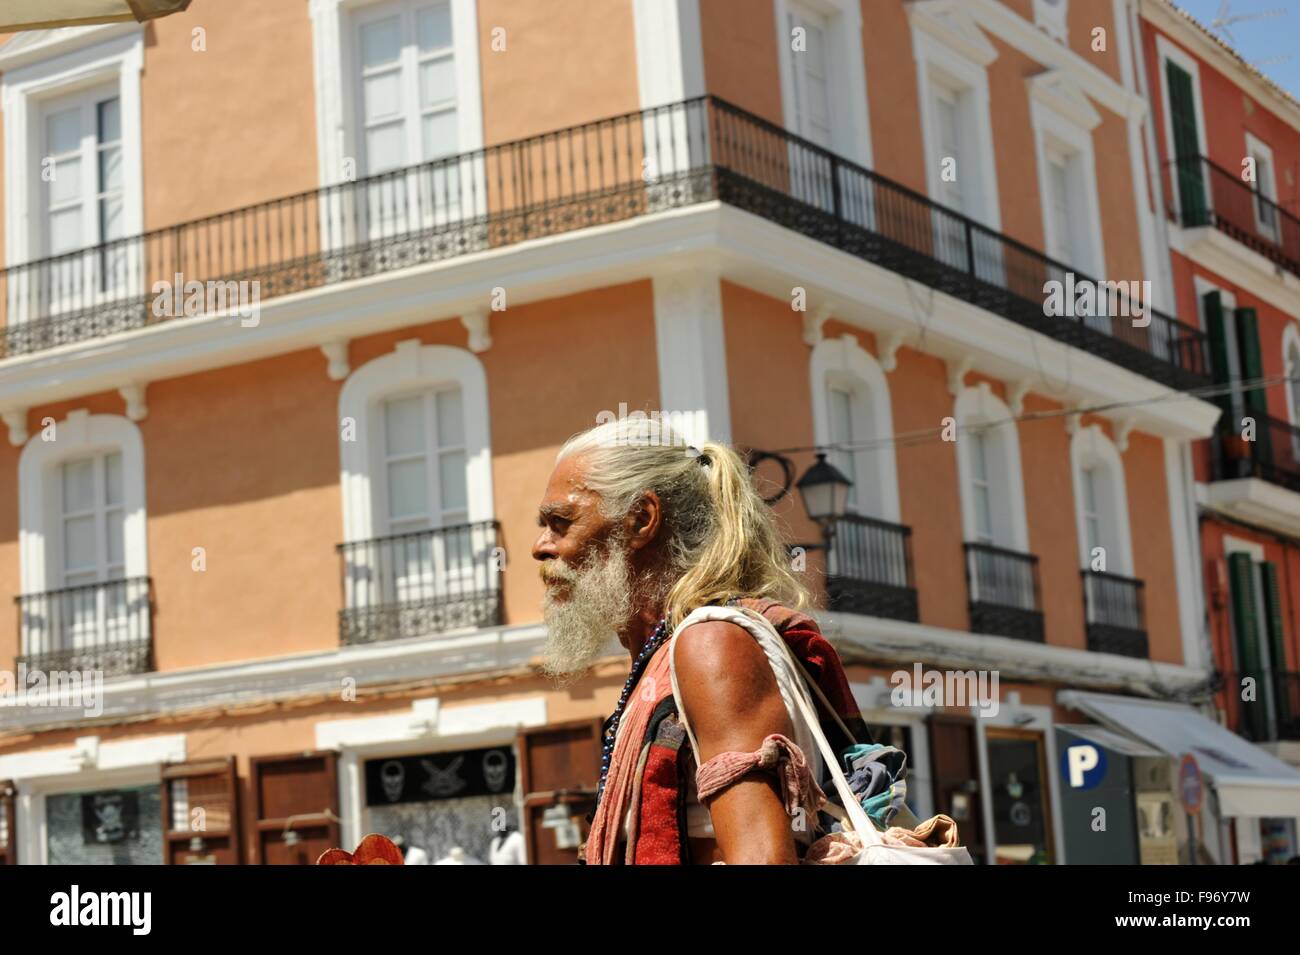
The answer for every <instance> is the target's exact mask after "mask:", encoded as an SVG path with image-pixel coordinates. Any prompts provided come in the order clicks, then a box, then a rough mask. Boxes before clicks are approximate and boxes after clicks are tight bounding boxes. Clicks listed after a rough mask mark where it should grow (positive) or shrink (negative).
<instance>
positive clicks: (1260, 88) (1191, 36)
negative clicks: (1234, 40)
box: [1140, 0, 1300, 130]
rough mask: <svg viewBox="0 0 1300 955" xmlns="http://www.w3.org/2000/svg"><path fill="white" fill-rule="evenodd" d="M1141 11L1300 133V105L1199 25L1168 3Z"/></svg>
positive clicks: (1158, 0) (1155, 1) (1149, 0)
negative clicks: (1239, 59) (1250, 69)
mask: <svg viewBox="0 0 1300 955" xmlns="http://www.w3.org/2000/svg"><path fill="white" fill-rule="evenodd" d="M1140 9H1141V11H1142V18H1143V19H1144V20H1147V21H1149V22H1150V23H1152V24H1154V25H1155V26H1156V27H1159V28H1160V30H1161V31H1163V32H1164V33H1166V34H1168V35H1169V36H1170V37H1173V38H1174V39H1176V40H1177V41H1178V42H1179V43H1182V44H1183V45H1184V46H1186V47H1187V48H1188V49H1190V50H1191V51H1192V52H1193V53H1195V54H1196V55H1197V56H1198V57H1200V58H1201V59H1203V60H1204V61H1205V62H1206V63H1207V64H1209V65H1210V66H1212V67H1214V69H1215V71H1216V72H1218V73H1220V74H1221V75H1223V76H1226V77H1228V78H1229V79H1230V80H1232V82H1233V83H1235V84H1236V85H1237V87H1238V88H1239V89H1241V90H1242V92H1244V93H1247V94H1249V95H1250V96H1252V97H1254V99H1256V100H1257V101H1259V102H1260V103H1261V104H1262V105H1265V106H1267V107H1268V108H1269V109H1271V110H1272V111H1273V112H1274V113H1276V114H1277V115H1278V116H1279V117H1280V118H1281V119H1282V120H1284V121H1285V122H1287V123H1288V124H1290V126H1291V127H1292V128H1293V129H1296V130H1300V105H1297V104H1296V103H1295V102H1294V101H1292V100H1291V99H1289V98H1288V97H1287V96H1285V95H1283V94H1282V93H1280V92H1279V91H1278V90H1276V89H1274V88H1273V87H1272V86H1271V85H1269V84H1268V83H1267V82H1265V81H1264V80H1263V79H1261V78H1260V77H1258V76H1254V75H1252V74H1251V73H1249V72H1248V71H1247V70H1246V69H1245V68H1244V67H1243V66H1242V64H1241V63H1240V62H1238V60H1237V59H1236V58H1235V57H1234V56H1233V55H1232V54H1231V53H1229V52H1228V51H1227V50H1225V49H1224V48H1223V47H1222V46H1220V45H1219V44H1218V43H1216V42H1215V41H1214V39H1213V38H1211V37H1209V36H1207V35H1206V34H1205V32H1204V31H1203V30H1201V29H1200V28H1198V27H1197V26H1196V24H1194V23H1192V22H1190V21H1189V20H1188V19H1187V18H1186V17H1185V16H1183V15H1182V14H1180V13H1179V12H1178V11H1177V10H1175V9H1173V8H1172V7H1171V6H1170V4H1169V3H1168V2H1167V0H1146V2H1145V3H1142V4H1141V5H1140Z"/></svg>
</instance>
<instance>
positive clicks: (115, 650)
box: [18, 410, 150, 673]
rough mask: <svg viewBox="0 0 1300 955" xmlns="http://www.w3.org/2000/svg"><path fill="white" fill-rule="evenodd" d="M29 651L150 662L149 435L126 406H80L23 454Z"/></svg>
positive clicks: (110, 668)
mask: <svg viewBox="0 0 1300 955" xmlns="http://www.w3.org/2000/svg"><path fill="white" fill-rule="evenodd" d="M18 511H19V521H20V525H21V534H20V554H21V564H22V568H21V574H22V595H21V596H20V597H19V607H20V619H21V630H22V650H21V653H22V656H23V658H25V659H27V660H28V661H30V662H31V663H32V664H33V665H36V666H41V667H45V668H59V669H102V670H104V671H106V672H108V673H123V672H140V671H143V670H147V669H148V666H149V660H150V653H149V639H150V633H149V627H150V620H149V580H148V577H149V563H148V554H147V550H146V544H145V541H146V529H145V483H144V443H143V441H142V440H141V437H140V430H139V428H137V427H136V425H135V424H134V423H133V422H132V421H130V420H129V419H128V418H124V417H121V416H119V415H92V414H89V413H88V412H86V411H85V410H78V411H73V412H71V413H70V414H69V415H68V417H67V418H65V419H64V420H63V421H59V422H49V423H48V427H47V426H44V425H43V426H42V429H41V431H40V432H39V433H37V434H35V435H33V436H32V438H31V439H30V440H29V441H28V442H27V446H26V447H25V448H24V449H23V453H22V455H21V456H20V457H19V459H18Z"/></svg>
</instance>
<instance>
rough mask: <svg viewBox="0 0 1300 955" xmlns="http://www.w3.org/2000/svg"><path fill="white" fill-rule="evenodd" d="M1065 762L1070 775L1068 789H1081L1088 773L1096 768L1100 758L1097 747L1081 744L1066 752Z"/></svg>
mask: <svg viewBox="0 0 1300 955" xmlns="http://www.w3.org/2000/svg"><path fill="white" fill-rule="evenodd" d="M1066 760H1067V765H1068V767H1069V773H1070V787H1071V788H1072V789H1083V788H1084V787H1085V785H1086V782H1085V779H1086V776H1087V773H1088V771H1089V770H1091V769H1096V768H1097V763H1098V762H1100V761H1101V756H1100V754H1099V753H1098V752H1097V747H1095V746H1089V745H1088V744H1086V743H1081V744H1079V745H1078V746H1071V747H1070V748H1069V749H1068V750H1066ZM1088 788H1091V787H1088Z"/></svg>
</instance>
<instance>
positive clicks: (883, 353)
mask: <svg viewBox="0 0 1300 955" xmlns="http://www.w3.org/2000/svg"><path fill="white" fill-rule="evenodd" d="M876 344H877V347H878V348H879V350H880V367H881V368H883V369H885V371H893V370H894V369H895V368H897V367H898V350H899V349H900V348H902V347H903V333H902V332H900V331H893V332H886V333H884V334H882V335H880V336H878V337H877V339H876Z"/></svg>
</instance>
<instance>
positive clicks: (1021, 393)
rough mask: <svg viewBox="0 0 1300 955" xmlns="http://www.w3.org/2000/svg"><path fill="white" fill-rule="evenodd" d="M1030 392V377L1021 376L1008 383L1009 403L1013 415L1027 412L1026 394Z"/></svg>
mask: <svg viewBox="0 0 1300 955" xmlns="http://www.w3.org/2000/svg"><path fill="white" fill-rule="evenodd" d="M1027 394H1029V379H1028V378H1021V379H1018V380H1017V381H1012V382H1008V383H1007V404H1008V405H1010V406H1011V413H1012V414H1013V415H1022V414H1024V413H1025V395H1027Z"/></svg>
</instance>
